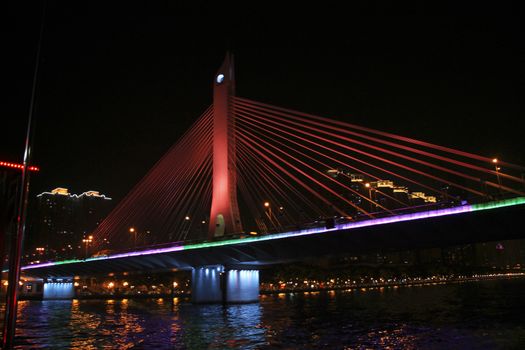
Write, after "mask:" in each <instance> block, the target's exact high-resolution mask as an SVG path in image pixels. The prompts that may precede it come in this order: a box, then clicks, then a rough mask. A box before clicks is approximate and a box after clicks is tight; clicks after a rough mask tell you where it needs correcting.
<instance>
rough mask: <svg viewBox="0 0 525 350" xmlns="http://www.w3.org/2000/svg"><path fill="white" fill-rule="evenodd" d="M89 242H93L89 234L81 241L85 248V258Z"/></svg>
mask: <svg viewBox="0 0 525 350" xmlns="http://www.w3.org/2000/svg"><path fill="white" fill-rule="evenodd" d="M91 242H93V236H91V235H89V236H88V238H84V239H83V240H82V243H84V245H85V249H86V251H85V254H84V258H86V259H87V257H88V247H89V244H90V243H91Z"/></svg>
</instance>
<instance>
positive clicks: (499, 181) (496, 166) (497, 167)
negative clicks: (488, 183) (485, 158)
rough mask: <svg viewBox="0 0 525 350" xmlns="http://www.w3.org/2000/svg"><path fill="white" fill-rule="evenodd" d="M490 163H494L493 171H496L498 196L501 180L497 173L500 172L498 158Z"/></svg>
mask: <svg viewBox="0 0 525 350" xmlns="http://www.w3.org/2000/svg"><path fill="white" fill-rule="evenodd" d="M492 163H494V169H495V170H496V178H497V179H498V186H499V194H500V195H501V179H500V177H499V171H500V170H501V168H500V167H499V166H498V158H494V159H492Z"/></svg>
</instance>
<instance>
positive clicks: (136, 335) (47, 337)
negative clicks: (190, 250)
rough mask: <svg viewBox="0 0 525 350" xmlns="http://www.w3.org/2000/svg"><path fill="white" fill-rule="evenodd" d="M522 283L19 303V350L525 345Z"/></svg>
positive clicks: (496, 346)
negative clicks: (214, 298)
mask: <svg viewBox="0 0 525 350" xmlns="http://www.w3.org/2000/svg"><path fill="white" fill-rule="evenodd" d="M524 287H525V280H513V281H508V280H507V281H505V280H502V281H486V282H479V283H466V284H452V285H437V286H426V287H421V288H376V289H366V290H360V289H354V290H349V291H335V292H334V291H329V292H315V293H291V294H275V295H263V296H261V298H260V303H255V304H244V305H230V306H227V307H223V306H221V305H192V304H191V303H189V301H188V300H187V299H181V298H175V299H174V300H173V302H172V301H171V300H169V299H151V300H133V299H124V300H80V301H79V300H73V301H22V302H20V309H19V325H18V330H17V343H18V346H17V348H18V349H38V348H51V349H82V350H84V349H131V348H133V349H387V348H390V349H421V348H423V349H443V348H449V349H471V348H475V349H494V348H524V346H525V328H524V324H523V322H522V315H523V312H524V311H525V300H524V299H523V298H522V291H523V289H524Z"/></svg>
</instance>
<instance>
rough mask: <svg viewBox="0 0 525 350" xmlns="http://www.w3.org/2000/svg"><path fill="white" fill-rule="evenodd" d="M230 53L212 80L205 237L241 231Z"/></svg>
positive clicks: (232, 66) (233, 79) (233, 84)
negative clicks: (210, 175)
mask: <svg viewBox="0 0 525 350" xmlns="http://www.w3.org/2000/svg"><path fill="white" fill-rule="evenodd" d="M234 95H235V75H234V65H233V55H232V54H230V53H227V54H226V58H225V59H224V62H223V64H222V66H221V67H220V68H219V70H218V72H217V74H216V75H215V77H214V80H213V190H212V202H211V210H210V225H209V232H208V238H210V239H212V238H214V237H220V236H223V235H224V234H225V233H238V232H242V223H241V218H240V215H239V206H238V204H237V171H236V165H235V163H236V159H237V156H236V147H235V118H234V115H233V113H232V111H231V105H230V100H231V97H232V96H234Z"/></svg>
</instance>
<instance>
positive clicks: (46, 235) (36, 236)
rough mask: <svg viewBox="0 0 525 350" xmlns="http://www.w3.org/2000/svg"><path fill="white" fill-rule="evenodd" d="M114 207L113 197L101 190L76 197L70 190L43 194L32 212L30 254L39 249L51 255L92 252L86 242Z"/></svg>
mask: <svg viewBox="0 0 525 350" xmlns="http://www.w3.org/2000/svg"><path fill="white" fill-rule="evenodd" d="M111 206H112V201H111V198H109V197H106V196H105V195H103V194H100V193H99V192H97V191H87V192H84V193H82V194H80V195H76V194H71V193H69V190H68V189H67V188H62V187H58V188H55V189H54V190H52V191H51V192H43V193H40V194H39V195H37V196H36V202H35V207H34V209H33V213H32V214H33V215H32V216H33V218H32V220H31V222H32V226H31V237H30V238H29V242H30V246H29V247H28V249H29V251H28V252H29V253H32V251H31V250H36V249H37V248H40V252H42V248H45V252H46V253H45V254H46V255H49V256H60V257H72V256H79V254H80V255H83V254H82V253H81V252H85V251H87V250H88V249H87V248H86V247H82V245H83V241H82V240H83V239H84V238H87V237H88V236H89V235H91V233H92V232H93V230H95V228H96V227H97V226H98V225H99V224H100V222H101V221H102V220H103V219H104V218H105V217H106V215H107V214H108V213H109V211H110V209H111ZM88 248H89V247H88ZM41 254H42V253H41Z"/></svg>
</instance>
